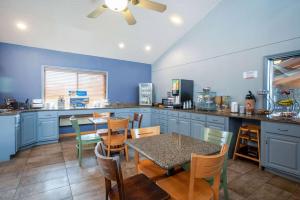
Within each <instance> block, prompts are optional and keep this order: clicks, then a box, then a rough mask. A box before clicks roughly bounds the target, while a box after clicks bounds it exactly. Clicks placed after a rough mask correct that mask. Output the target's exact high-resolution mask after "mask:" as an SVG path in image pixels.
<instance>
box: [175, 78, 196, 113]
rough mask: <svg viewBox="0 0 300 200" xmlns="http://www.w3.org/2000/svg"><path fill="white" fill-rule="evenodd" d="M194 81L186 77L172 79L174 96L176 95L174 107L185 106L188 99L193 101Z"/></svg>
mask: <svg viewBox="0 0 300 200" xmlns="http://www.w3.org/2000/svg"><path fill="white" fill-rule="evenodd" d="M193 95H194V81H193V80H184V79H172V96H173V97H174V104H173V107H174V108H183V103H184V102H186V101H191V102H193V98H194V96H193Z"/></svg>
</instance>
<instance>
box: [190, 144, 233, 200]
mask: <svg viewBox="0 0 300 200" xmlns="http://www.w3.org/2000/svg"><path fill="white" fill-rule="evenodd" d="M227 151H228V146H227V144H224V145H223V147H222V149H221V151H220V153H219V154H217V155H211V156H204V155H197V154H194V153H193V154H192V155H191V172H190V185H189V200H193V199H194V197H193V193H194V183H195V179H197V178H209V177H214V183H213V186H212V187H213V192H214V199H218V196H219V185H220V175H221V170H222V167H223V163H224V159H225V154H226V153H227Z"/></svg>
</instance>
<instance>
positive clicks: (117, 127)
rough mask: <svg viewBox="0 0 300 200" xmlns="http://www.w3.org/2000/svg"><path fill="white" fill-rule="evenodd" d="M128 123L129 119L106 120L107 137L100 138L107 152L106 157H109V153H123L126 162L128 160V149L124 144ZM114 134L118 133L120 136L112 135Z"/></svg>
mask: <svg viewBox="0 0 300 200" xmlns="http://www.w3.org/2000/svg"><path fill="white" fill-rule="evenodd" d="M128 123H129V119H108V120H107V126H108V135H107V136H102V137H101V138H102V140H103V143H104V146H105V150H106V151H107V155H108V156H110V155H111V152H121V151H124V153H125V156H126V161H128V160H129V158H128V147H127V145H126V144H125V141H126V140H127V134H128ZM115 132H120V133H122V134H113V133H115Z"/></svg>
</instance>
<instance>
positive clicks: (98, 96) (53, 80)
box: [44, 67, 107, 106]
mask: <svg viewBox="0 0 300 200" xmlns="http://www.w3.org/2000/svg"><path fill="white" fill-rule="evenodd" d="M44 69H45V71H44V100H45V103H56V102H57V100H58V98H59V97H60V96H63V97H64V99H65V100H66V106H69V96H68V91H70V90H84V91H87V94H88V97H89V100H90V101H89V105H88V106H92V105H93V104H94V102H95V101H101V100H103V99H105V98H106V93H107V91H106V79H107V76H106V73H105V72H94V71H85V70H73V69H72V70H69V69H60V68H54V67H45V68H44Z"/></svg>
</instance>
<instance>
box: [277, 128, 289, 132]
mask: <svg viewBox="0 0 300 200" xmlns="http://www.w3.org/2000/svg"><path fill="white" fill-rule="evenodd" d="M278 131H281V132H287V131H289V130H286V129H280V128H279V129H278Z"/></svg>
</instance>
